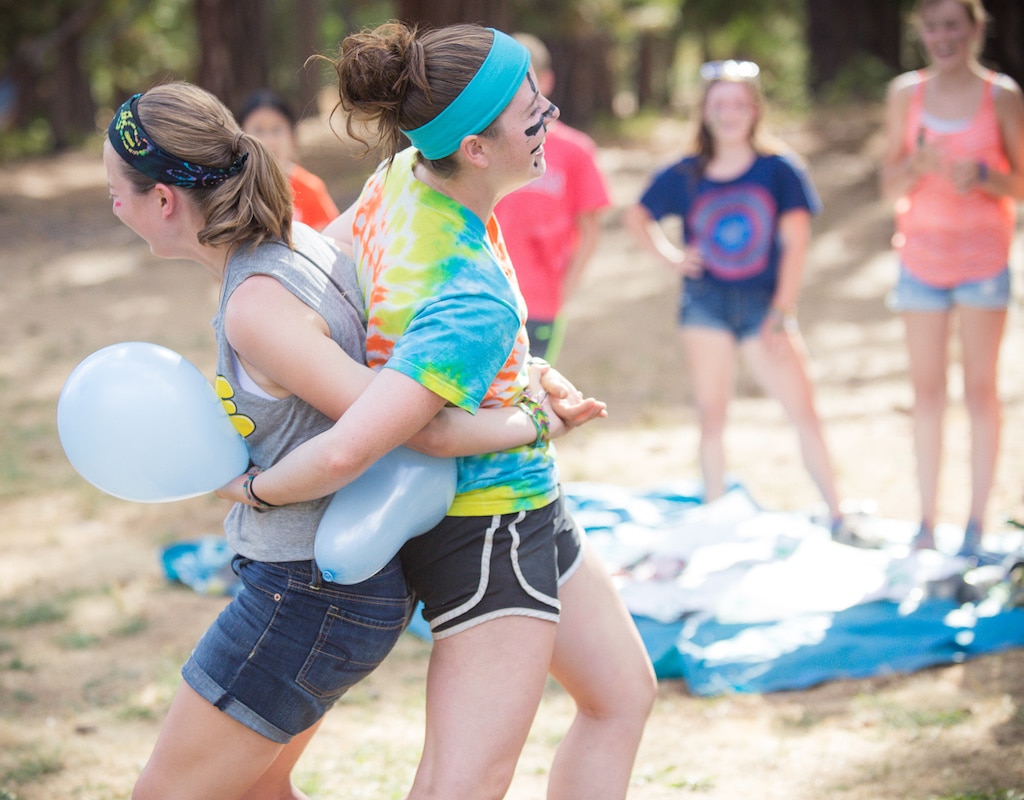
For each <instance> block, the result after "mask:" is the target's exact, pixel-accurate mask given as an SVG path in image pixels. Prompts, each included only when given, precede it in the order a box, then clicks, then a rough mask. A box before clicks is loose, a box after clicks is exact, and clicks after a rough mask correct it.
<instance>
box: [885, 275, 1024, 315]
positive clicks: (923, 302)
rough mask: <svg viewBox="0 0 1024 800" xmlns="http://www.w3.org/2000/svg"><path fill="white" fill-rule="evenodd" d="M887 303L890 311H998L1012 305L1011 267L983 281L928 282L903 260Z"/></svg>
mask: <svg viewBox="0 0 1024 800" xmlns="http://www.w3.org/2000/svg"><path fill="white" fill-rule="evenodd" d="M885 304H886V305H887V306H888V307H889V310H890V311H949V310H950V309H951V308H953V306H968V307H970V308H980V309H989V310H992V311H999V310H1002V309H1004V308H1006V307H1007V306H1009V305H1010V269H1009V267H1006V268H1004V269H1003V271H1002V272H1000V273H999V274H998V275H995V276H993V277H991V278H985V279H984V280H980V281H965V282H964V283H958V284H957V285H956V286H949V287H945V288H943V287H939V286H929V285H928V284H927V283H925V282H924V281H922V280H921V279H920V278H917V277H915V276H914V275H911V274H910V271H909V270H908V269H907V268H906V267H905V266H903V265H902V264H900V274H899V278H898V279H897V280H896V286H894V287H893V289H892V291H891V292H889V296H888V297H887V298H886V301H885Z"/></svg>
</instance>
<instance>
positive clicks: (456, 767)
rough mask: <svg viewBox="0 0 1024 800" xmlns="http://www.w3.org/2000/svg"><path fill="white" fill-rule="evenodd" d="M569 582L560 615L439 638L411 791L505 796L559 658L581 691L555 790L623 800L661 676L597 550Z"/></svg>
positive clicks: (471, 799) (456, 797) (559, 796)
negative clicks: (552, 619)
mask: <svg viewBox="0 0 1024 800" xmlns="http://www.w3.org/2000/svg"><path fill="white" fill-rule="evenodd" d="M584 547H585V553H586V555H585V557H584V562H583V564H582V565H581V566H580V568H579V569H578V570H577V571H576V573H575V574H574V575H573V576H572V577H571V578H570V579H569V580H568V581H566V583H565V584H564V585H563V586H562V587H561V589H560V590H559V597H560V599H561V603H562V617H561V620H560V621H559V622H558V623H557V624H556V623H552V622H546V621H543V620H537V619H530V618H528V617H515V616H513V617H499V618H497V619H494V620H490V621H488V622H484V623H482V624H479V625H477V626H475V627H473V628H469V629H468V630H466V631H463V632H461V633H457V634H455V635H453V636H450V637H447V638H444V639H440V640H438V641H436V642H435V643H434V650H433V653H432V654H431V658H430V668H429V672H428V678H427V732H426V742H425V745H424V749H423V758H422V760H421V762H420V766H419V769H418V770H417V773H416V779H415V781H414V784H413V788H412V791H411V792H410V793H409V798H410V799H412V798H415V800H424V798H436V799H437V800H442V799H443V800H463V799H464V798H465V800H492V798H493V799H494V800H497V798H502V797H504V796H505V793H506V792H507V790H508V786H509V784H510V782H511V780H512V775H513V773H514V771H515V766H516V762H517V761H518V759H519V754H520V752H521V750H522V747H523V744H524V743H525V741H526V737H527V735H528V734H529V730H530V725H531V724H532V722H533V718H534V715H535V714H536V710H537V706H538V705H539V703H540V699H541V695H542V693H543V690H544V684H545V681H546V679H547V674H548V670H549V669H550V671H551V674H552V675H553V676H554V677H555V679H556V680H558V681H559V682H560V683H562V685H563V686H564V687H565V689H566V690H567V691H568V692H569V694H570V695H571V696H572V697H573V699H574V700H575V701H576V705H577V714H576V718H575V720H574V722H573V723H572V725H571V727H570V729H569V732H568V733H567V734H566V736H565V738H564V740H563V741H562V743H561V745H560V746H559V748H558V753H557V754H556V757H555V761H554V764H553V766H552V769H551V778H550V782H549V788H548V798H549V800H570V799H571V798H578V800H621V798H624V797H625V796H626V786H627V784H628V782H629V775H630V771H631V769H632V766H633V760H634V758H635V756H636V751H637V748H638V747H639V744H640V738H641V734H642V732H643V726H644V723H645V722H646V720H647V716H648V715H649V713H650V710H651V707H652V705H653V702H654V697H655V693H656V691H657V684H656V681H655V678H654V673H653V670H652V669H651V665H650V661H649V660H648V659H647V655H646V652H645V651H644V649H643V645H642V643H641V642H640V639H639V636H638V635H637V633H636V628H635V626H634V625H633V623H632V620H631V619H630V617H629V614H628V612H627V611H626V610H625V608H624V606H623V605H622V601H621V600H620V599H619V596H618V593H617V591H616V590H615V588H614V586H613V585H612V583H611V580H610V579H609V578H608V575H607V573H606V572H605V570H604V567H603V566H602V565H601V563H600V561H599V560H598V559H597V557H596V556H595V555H593V554H591V553H590V552H589V548H586V545H584Z"/></svg>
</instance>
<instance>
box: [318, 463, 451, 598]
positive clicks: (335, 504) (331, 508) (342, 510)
mask: <svg viewBox="0 0 1024 800" xmlns="http://www.w3.org/2000/svg"><path fill="white" fill-rule="evenodd" d="M457 479H458V470H457V467H456V462H455V459H454V458H434V457H433V456H427V455H423V454H422V453H417V452H416V451H415V450H410V449H408V448H407V447H396V448H395V449H394V450H392V451H391V452H390V453H388V454H387V455H385V456H383V457H382V458H381V459H380V460H378V461H377V462H375V463H374V464H373V465H371V466H370V468H369V469H368V470H366V472H364V473H363V474H362V475H360V476H359V477H358V478H357V479H356V480H354V481H352V483H350V484H348V485H347V486H345V487H343V488H341V489H339V490H338V491H337V492H335V494H334V497H332V498H331V502H330V503H329V504H328V506H327V511H326V512H325V513H324V516H323V519H321V520H320V525H319V527H318V528H317V532H316V543H315V546H314V555H315V558H316V563H317V566H319V567H320V571H321V572H322V573H323V576H324V579H325V580H328V581H331V582H333V583H344V584H353V583H359V582H360V581H364V580H366V579H367V578H369V577H370V576H372V575H373V574H374V573H376V572H377V571H378V570H380V568H381V567H383V566H384V565H385V564H387V563H388V561H390V560H391V558H392V556H394V555H395V553H397V552H398V551H399V549H401V547H402V545H403V544H405V543H406V542H407V541H409V539H412V538H413V537H414V536H419V535H421V534H423V533H426V532H427V531H429V530H430V529H431V528H433V527H434V526H435V525H437V523H439V522H440V521H441V520H442V519H444V516H445V514H447V513H448V508H449V507H450V506H451V504H452V500H454V499H455V487H456V483H457Z"/></svg>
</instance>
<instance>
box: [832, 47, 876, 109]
mask: <svg viewBox="0 0 1024 800" xmlns="http://www.w3.org/2000/svg"><path fill="white" fill-rule="evenodd" d="M893 77H894V75H893V72H892V70H891V69H890V68H889V66H888V65H887V64H886V63H885V62H884V61H882V59H880V58H878V57H877V56H873V55H869V54H867V53H863V54H861V55H859V56H857V57H856V58H854V59H853V60H852V61H850V62H849V63H848V64H846V65H845V66H843V68H842V69H841V70H840V71H839V74H838V75H837V76H836V77H835V79H833V80H832V81H830V82H829V83H828V85H826V86H825V87H824V88H823V89H822V90H821V92H820V94H819V100H820V101H821V102H823V103H825V104H828V105H844V104H846V103H850V102H855V101H867V102H877V101H881V100H882V99H883V98H884V97H885V88H886V86H887V85H888V83H889V81H890V80H891V79H892V78H893Z"/></svg>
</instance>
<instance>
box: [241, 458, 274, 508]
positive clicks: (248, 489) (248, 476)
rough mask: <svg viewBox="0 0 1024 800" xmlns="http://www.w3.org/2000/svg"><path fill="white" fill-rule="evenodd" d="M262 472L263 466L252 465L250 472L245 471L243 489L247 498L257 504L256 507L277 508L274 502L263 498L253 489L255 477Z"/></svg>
mask: <svg viewBox="0 0 1024 800" xmlns="http://www.w3.org/2000/svg"><path fill="white" fill-rule="evenodd" d="M261 472H263V468H262V467H251V468H250V469H249V470H248V472H246V473H245V480H244V481H243V482H242V491H243V492H245V497H246V499H247V500H248V501H249V502H250V503H252V504H253V505H254V506H256V508H277V506H275V505H274V504H273V503H268V502H267V501H266V500H261V499H260V497H259V495H257V494H256V492H254V491H253V488H252V482H253V479H254V478H255V477H256V476H257V475H259V474H260V473H261Z"/></svg>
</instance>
